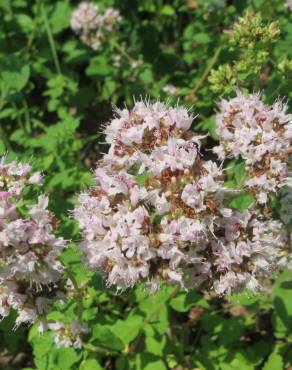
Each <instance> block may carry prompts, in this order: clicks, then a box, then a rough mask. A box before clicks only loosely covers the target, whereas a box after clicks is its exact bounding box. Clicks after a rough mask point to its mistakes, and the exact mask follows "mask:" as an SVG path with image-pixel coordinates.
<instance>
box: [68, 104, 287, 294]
mask: <svg viewBox="0 0 292 370" xmlns="http://www.w3.org/2000/svg"><path fill="white" fill-rule="evenodd" d="M240 99H242V100H243V102H244V99H243V97H241V98H240ZM225 108H227V110H226V109H225ZM221 109H222V113H221V115H223V116H224V114H225V113H226V112H227V113H228V102H225V103H223V105H222V106H221ZM238 109H240V105H239V107H238ZM243 109H245V108H243ZM275 109H276V108H275ZM277 109H278V111H279V110H280V106H279V107H278V108H277ZM225 111H226V112H225ZM224 112H225V113H224ZM265 112H266V111H265ZM279 112H281V113H282V111H281V110H280V111H279ZM266 113H267V112H266ZM249 114H250V115H251V112H250V111H249ZM275 115H276V111H275V112H274V116H275ZM219 117H220V114H219ZM234 117H235V120H233V117H229V119H230V121H229V123H228V126H232V125H237V123H238V122H240V120H239V119H238V118H236V116H235V115H234ZM251 117H252V115H251ZM193 119H194V117H193V115H192V114H190V113H189V112H188V111H187V110H186V109H185V108H183V107H178V106H177V107H168V106H166V105H164V104H162V103H160V102H156V103H154V104H151V103H148V102H143V101H139V102H136V103H135V105H134V107H133V109H132V110H128V109H123V110H117V111H116V116H115V118H114V119H113V120H112V121H110V122H109V124H108V125H107V126H106V128H105V138H106V142H107V143H108V144H109V151H108V154H106V155H104V157H103V159H102V161H101V162H100V163H99V164H98V166H97V169H96V170H95V172H94V175H95V180H96V185H95V186H94V187H93V188H92V189H90V190H89V191H88V192H85V193H82V194H80V196H79V205H78V206H77V207H76V208H75V210H74V216H75V218H76V220H77V221H78V223H79V226H80V228H81V230H82V235H83V242H82V243H81V245H80V248H81V250H82V251H83V253H84V255H85V257H86V260H87V264H88V266H89V267H90V268H91V269H98V270H99V271H101V272H102V273H103V275H104V276H105V278H106V281H107V284H108V285H109V286H111V285H115V286H116V287H117V288H118V289H120V290H124V289H126V288H130V287H133V286H134V285H135V284H136V283H137V282H143V283H144V284H145V285H146V286H149V287H150V288H151V291H155V290H156V289H158V287H159V284H160V283H161V282H166V283H179V284H180V285H181V286H182V287H183V288H186V289H187V288H189V287H200V288H205V289H210V290H211V289H214V290H215V291H216V292H217V293H218V294H220V295H223V294H230V293H231V292H233V291H239V290H241V289H243V288H246V287H248V288H250V289H252V290H257V289H259V288H260V279H261V278H262V277H263V276H266V275H268V274H270V272H271V271H273V270H275V269H276V268H277V267H278V266H282V265H284V264H285V263H286V261H287V258H286V256H285V253H286V252H285V250H286V247H287V240H286V233H285V229H284V228H283V226H282V224H281V223H280V222H278V221H275V220H272V219H267V218H265V216H262V215H261V214H260V212H259V210H257V209H250V210H246V211H245V212H238V211H236V210H233V209H231V208H230V207H229V206H228V199H230V196H232V194H233V191H232V190H230V189H227V188H226V187H225V186H224V171H223V170H222V168H221V167H220V166H218V164H217V163H216V162H214V161H211V160H204V158H202V155H201V154H200V147H201V141H202V139H203V137H202V136H199V135H198V134H196V133H194V132H193V131H192V130H191V125H192V122H193ZM266 119H267V118H266V116H265V117H263V116H261V122H263V121H265V120H266ZM218 120H219V121H220V119H218ZM279 124H280V123H279ZM260 127H261V126H260ZM232 132H233V131H232ZM285 140H286V139H285ZM283 145H284V144H283ZM284 147H285V148H286V146H285V145H284ZM279 149H283V147H281V148H279ZM219 152H220V153H221V157H223V154H222V153H225V151H223V150H221V151H219ZM231 154H233V155H234V156H236V154H235V153H232V152H231ZM275 159H276V158H275ZM283 160H284V159H283ZM281 163H282V162H281ZM251 164H253V162H252V163H251ZM283 166H284V165H283ZM281 169H282V167H281ZM281 174H282V172H281ZM272 190H273V189H272Z"/></svg>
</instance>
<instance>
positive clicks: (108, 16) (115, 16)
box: [70, 1, 122, 50]
mask: <svg viewBox="0 0 292 370" xmlns="http://www.w3.org/2000/svg"><path fill="white" fill-rule="evenodd" d="M121 19H122V18H121V16H120V13H119V11H118V10H116V9H114V8H107V9H106V10H105V12H104V13H103V14H100V13H99V9H98V5H97V4H94V3H91V2H86V1H84V2H81V3H80V4H79V6H78V7H77V8H76V9H75V10H74V12H73V13H72V16H71V21H70V24H71V28H72V30H73V31H74V32H75V33H77V34H78V35H79V36H80V39H81V40H82V41H83V42H84V43H85V44H86V45H88V46H89V47H91V48H92V49H94V50H97V49H98V48H99V47H100V45H101V43H102V41H103V39H104V38H105V36H106V35H107V34H109V33H110V32H112V30H113V28H114V26H115V25H116V24H117V23H119V22H120V21H121Z"/></svg>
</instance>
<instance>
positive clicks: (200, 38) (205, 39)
mask: <svg viewBox="0 0 292 370" xmlns="http://www.w3.org/2000/svg"><path fill="white" fill-rule="evenodd" d="M193 39H194V40H195V41H197V43H199V44H208V43H209V42H211V41H212V39H211V37H210V36H209V35H208V34H207V33H197V34H195V35H193Z"/></svg>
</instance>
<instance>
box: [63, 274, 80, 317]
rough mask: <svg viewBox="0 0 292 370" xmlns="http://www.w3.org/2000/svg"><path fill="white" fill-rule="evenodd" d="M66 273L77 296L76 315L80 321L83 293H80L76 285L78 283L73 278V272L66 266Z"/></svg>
mask: <svg viewBox="0 0 292 370" xmlns="http://www.w3.org/2000/svg"><path fill="white" fill-rule="evenodd" d="M66 273H67V275H68V277H69V279H70V280H71V282H72V285H73V287H74V289H75V292H76V298H77V305H78V306H77V307H78V310H77V316H78V320H79V321H82V315H83V294H82V290H81V289H80V287H79V286H78V283H77V280H76V279H75V276H74V274H73V273H72V272H71V271H70V270H69V269H68V268H67V269H66Z"/></svg>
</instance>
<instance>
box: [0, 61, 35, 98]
mask: <svg viewBox="0 0 292 370" xmlns="http://www.w3.org/2000/svg"><path fill="white" fill-rule="evenodd" d="M1 59H2V60H1ZM1 59H0V64H1V72H0V90H1V94H2V96H4V97H8V96H9V95H10V94H13V93H16V92H19V91H21V90H22V89H23V88H24V87H25V85H26V84H27V82H28V80H29V75H30V68H29V65H28V64H25V63H24V62H23V61H22V60H21V59H19V57H16V56H14V55H7V56H5V57H3V56H2V58H1Z"/></svg>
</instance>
